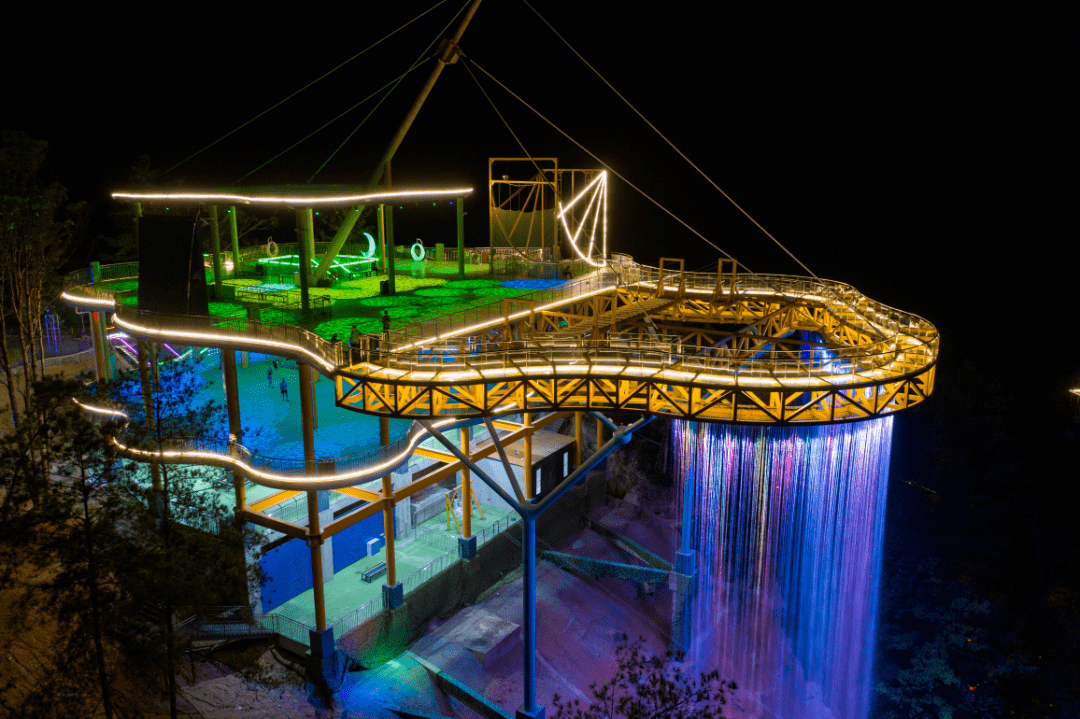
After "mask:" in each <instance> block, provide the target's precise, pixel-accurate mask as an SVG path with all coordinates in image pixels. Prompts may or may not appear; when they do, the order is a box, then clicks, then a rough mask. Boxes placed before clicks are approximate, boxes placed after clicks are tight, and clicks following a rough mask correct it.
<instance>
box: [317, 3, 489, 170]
mask: <svg viewBox="0 0 1080 719" xmlns="http://www.w3.org/2000/svg"><path fill="white" fill-rule="evenodd" d="M444 2H445V0H444ZM468 6H469V2H468V0H467V1H466V3H465V4H464V5H462V6H461V9H460V10H458V11H457V12H456V13H454V17H452V18H450V22H448V23H446V27H444V28H443V29H442V30H440V31H439V32H438V34H436V35H435V39H434V40H432V41H431V42H430V43H428V46H427V47H425V48H424V50H423V52H421V53H420V57H418V58H416V60H415V61H414V62H413V64H412V67H410V68H409V70H408V72H406V73H405V74H406V75H407V74H408V73H409V72H412V71H413V70H415V69H416V68H417V67H418V66H419V65H420V64H421V63H423V62H424V61H425V60H426V59H430V58H425V57H424V56H425V55H427V53H428V50H430V49H431V48H432V47H434V45H435V43H437V42H438V41H439V39H440V38H442V37H443V36H444V35H445V34H446V31H447V30H449V29H450V26H451V25H453V24H454V21H456V20H457V19H458V16H459V15H461V13H463V12H464V11H465V8H467V7H468ZM432 9H433V10H434V8H432ZM404 79H405V75H402V76H401V77H400V78H399V79H398V81H397V84H395V85H394V86H393V87H391V88H390V89H389V90H387V91H386V95H385V97H383V99H382V100H379V102H378V104H376V105H375V107H373V108H371V112H369V113H368V114H367V115H366V116H365V117H364V119H363V120H361V121H360V124H359V125H357V126H356V127H355V128H354V129H353V131H352V132H350V133H349V134H348V135H347V136H346V137H345V139H344V140H342V141H341V144H340V145H338V146H337V148H336V149H335V150H334V151H333V152H331V153H330V157H328V158H326V159H325V160H324V161H323V164H321V165H319V169H317V170H315V172H313V173H312V175H311V177H309V178H308V180H307V182H308V184H311V181H312V180H314V179H315V176H316V175H318V174H319V173H320V172H322V169H323V168H324V167H326V165H327V164H328V163H329V162H330V160H333V159H334V155H336V154H338V152H340V151H341V148H343V147H345V143H347V142H348V141H349V140H351V139H352V136H353V135H355V134H356V133H357V132H358V131H359V130H360V128H361V127H363V126H364V123H365V122H367V121H368V118H370V117H371V115H372V113H374V112H375V111H376V110H378V109H379V105H381V104H383V102H384V101H385V100H386V99H387V98H388V97H390V93H392V92H393V91H394V90H396V89H397V86H398V85H400V84H401V81H402V80H404Z"/></svg>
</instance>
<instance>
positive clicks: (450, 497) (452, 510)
mask: <svg viewBox="0 0 1080 719" xmlns="http://www.w3.org/2000/svg"><path fill="white" fill-rule="evenodd" d="M463 486H464V483H462V484H459V485H458V486H456V487H454V488H453V489H451V490H449V491H447V493H446V529H447V530H449V529H450V520H451V519H453V520H454V526H455V527H457V530H458V532H459V533H461V531H462V530H461V523H460V522H458V517H457V510H458V508H457V506H456V502H457V495H458V492H459V491H461V489H462V487H463ZM469 494H470V495H471V496H472V505H470V506H469V514H470V515H471V514H472V507H473V505H475V506H476V511H478V512H479V513H480V519H483V518H484V510H483V509H481V508H480V502H479V500H477V499H476V495H475V494H472V493H471V492H470V493H469ZM461 511H462V512H464V511H465V510H464V509H462V510H461Z"/></svg>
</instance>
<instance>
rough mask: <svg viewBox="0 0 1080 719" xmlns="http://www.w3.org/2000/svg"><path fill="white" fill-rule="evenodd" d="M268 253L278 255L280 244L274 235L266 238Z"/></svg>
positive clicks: (272, 255) (273, 255)
mask: <svg viewBox="0 0 1080 719" xmlns="http://www.w3.org/2000/svg"><path fill="white" fill-rule="evenodd" d="M266 254H268V255H269V256H270V257H277V255H278V246H277V243H276V242H274V238H273V237H267V238H266Z"/></svg>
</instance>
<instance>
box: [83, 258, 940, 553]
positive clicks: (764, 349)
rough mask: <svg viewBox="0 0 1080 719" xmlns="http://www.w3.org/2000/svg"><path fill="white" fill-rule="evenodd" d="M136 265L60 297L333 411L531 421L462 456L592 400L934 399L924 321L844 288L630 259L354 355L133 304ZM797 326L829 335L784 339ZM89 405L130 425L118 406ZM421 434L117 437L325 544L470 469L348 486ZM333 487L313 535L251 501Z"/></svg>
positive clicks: (803, 403)
mask: <svg viewBox="0 0 1080 719" xmlns="http://www.w3.org/2000/svg"><path fill="white" fill-rule="evenodd" d="M137 273H138V267H137V265H132V264H127V265H119V266H114V267H104V268H101V272H100V275H99V276H101V277H104V278H107V280H106V283H105V284H94V283H92V282H91V281H90V280H91V277H90V275H89V273H86V272H82V273H76V274H74V275H71V276H69V277H68V278H67V282H66V286H65V291H64V293H63V299H64V300H65V301H66V302H68V303H69V304H71V305H73V306H75V307H77V308H80V309H83V310H88V311H94V312H101V311H113V312H115V316H114V321H115V323H116V325H117V327H119V328H120V329H122V330H124V331H125V332H127V333H128V334H130V335H132V336H134V337H138V338H142V339H146V340H151V341H167V342H175V343H179V344H183V345H188V346H204V347H217V348H221V349H235V350H254V351H261V352H267V353H271V354H275V355H278V356H283V357H287V358H291V359H294V360H296V361H298V362H301V363H304V364H306V365H308V366H310V367H312V368H314V369H315V370H316V371H318V372H320V373H322V374H323V375H325V376H327V377H330V378H332V379H333V380H334V382H335V387H336V395H337V403H338V404H339V406H342V407H346V408H348V409H351V410H355V411H358V412H363V413H367V414H373V415H377V416H381V417H406V418H413V419H417V420H421V421H428V420H430V421H432V423H433V424H432V427H433V428H434V429H437V430H438V431H439V432H446V431H448V430H453V429H465V428H467V427H468V426H470V425H475V424H477V423H478V422H480V421H482V420H483V419H484V418H489V419H490V418H493V417H496V418H497V417H499V416H503V415H508V414H519V413H523V412H524V413H527V414H528V415H532V416H533V418H534V420H535V421H530V420H529V419H526V422H525V424H524V425H519V424H515V423H511V422H505V421H499V420H496V422H495V426H496V427H497V428H498V429H501V430H504V433H503V434H502V435H501V436H500V441H499V442H498V443H493V444H491V445H489V446H488V447H486V448H485V449H482V450H477V451H475V452H473V453H472V454H471V455H470V456H469V457H468V459H469V460H470V461H475V460H476V459H480V458H482V457H483V456H488V455H493V454H494V453H495V452H500V454H501V450H503V448H504V447H505V446H507V445H509V444H512V443H513V442H516V441H518V440H521V439H526V441H528V439H530V438H531V435H532V432H533V431H535V430H536V429H539V428H541V427H543V426H546V425H547V424H550V423H551V422H555V421H558V420H561V419H564V418H567V417H570V416H573V415H574V414H577V413H581V412H588V411H612V410H630V411H635V412H641V413H644V414H647V415H654V416H666V417H673V418H681V419H689V420H700V421H710V422H740V423H761V424H814V423H825V422H842V421H854V420H861V419H867V418H871V417H877V416H881V415H885V414H889V413H893V412H896V411H899V410H902V409H906V408H907V407H910V406H913V405H915V404H917V403H919V402H921V401H922V400H924V399H925V398H926V397H928V396H929V395H930V393H931V391H932V390H933V379H934V366H935V362H936V360H937V352H938V334H937V330H936V329H935V328H934V327H933V325H931V324H930V323H929V322H927V321H926V320H923V319H922V318H920V317H917V316H915V315H911V314H907V313H904V312H900V311H898V310H894V309H892V308H889V307H886V306H885V305H882V304H881V303H878V302H874V301H873V300H870V299H868V298H866V297H864V296H863V295H861V294H859V293H858V292H857V291H856V290H855V289H854V288H852V287H850V286H848V285H844V284H842V283H837V282H825V283H820V282H817V281H814V280H809V279H806V278H800V277H788V276H783V275H770V276H762V275H754V276H736V275H734V274H729V275H723V276H721V275H710V274H703V273H685V272H682V271H681V270H680V271H679V272H677V273H672V272H665V271H664V270H662V269H658V268H652V267H646V266H643V265H638V264H636V263H633V262H632V261H630V260H629V258H623V259H620V261H619V264H618V266H617V267H615V268H614V269H612V268H605V269H602V270H598V271H596V272H594V273H592V274H590V275H588V276H586V277H584V278H580V279H579V280H577V281H575V282H572V283H568V284H567V285H563V286H561V287H559V288H556V289H553V290H547V291H543V292H533V293H530V294H528V295H526V296H523V297H521V298H514V299H511V300H503V301H500V302H495V303H492V304H491V305H488V306H485V307H481V308H478V309H471V310H468V311H467V312H463V313H457V314H449V315H446V316H444V317H440V318H437V320H433V321H429V322H427V323H424V324H420V325H411V326H408V327H405V328H404V329H402V330H399V331H395V332H390V333H387V334H386V335H384V336H382V337H378V338H372V341H370V342H369V343H368V348H367V349H357V350H350V349H349V348H348V347H346V346H344V345H343V344H341V343H332V342H329V341H327V340H325V339H323V338H322V337H320V336H318V335H317V334H315V333H314V332H311V331H309V330H306V329H304V328H302V327H298V326H294V325H285V324H275V323H270V322H262V321H258V320H250V319H246V318H244V317H227V318H221V317H191V316H180V315H162V314H153V313H148V312H140V311H139V310H138V309H137V308H136V307H132V306H129V305H124V304H120V303H118V302H117V301H116V300H115V298H114V297H113V296H112V294H111V293H110V291H109V290H108V284H107V281H111V280H115V279H123V278H130V277H135V276H137ZM799 330H805V331H812V332H815V333H817V334H818V335H820V336H821V337H822V338H823V339H824V341H823V342H816V343H807V342H806V341H802V340H798V339H792V338H791V335H792V333H794V332H796V331H799ZM808 348H809V349H808ZM82 404H83V406H84V407H86V408H87V409H88V410H91V411H94V412H96V413H98V414H99V415H101V416H103V417H111V418H113V419H119V420H123V421H126V415H124V413H123V411H122V410H121V409H119V408H113V407H107V406H104V405H102V404H101V403H100V401H95V402H83V403H82ZM540 414H543V416H542V417H539V416H538V415H540ZM578 418H579V420H580V414H579V415H578ZM580 424H581V423H580V421H578V422H576V423H575V425H576V426H575V429H576V432H575V434H576V435H577V436H580V429H581V428H580ZM428 436H429V432H428V430H427V429H425V428H424V427H422V426H421V425H420V424H419V423H414V425H413V427H412V428H411V429H410V430H409V431H408V432H407V433H406V434H405V435H403V436H401V437H400V438H398V439H397V440H396V441H394V442H391V443H389V444H387V445H384V446H380V447H376V448H373V449H372V450H371V451H370V452H367V453H364V454H362V455H358V456H353V457H349V458H338V459H337V460H336V461H335V469H334V470H333V472H330V473H325V472H318V471H317V470H316V469H315V467H316V466H318V463H319V462H320V461H322V460H324V459H330V458H319V460H316V461H314V462H305V461H293V462H285V461H276V460H269V461H268V460H266V459H264V458H258V459H257V458H256V457H254V456H253V454H252V452H250V451H249V450H247V449H246V448H245V447H243V445H242V444H240V443H239V442H236V441H230V440H228V439H226V438H196V439H184V440H169V441H167V442H166V444H165V446H162V447H154V448H145V447H139V446H135V445H134V444H129V443H127V440H126V436H125V434H124V433H123V432H121V433H120V434H119V435H118V436H117V438H116V440H115V441H116V442H117V445H118V447H119V448H120V449H121V451H123V452H124V453H125V454H127V455H128V456H129V457H133V458H136V459H140V460H142V461H151V460H153V461H157V462H164V463H176V464H205V465H210V466H217V467H222V468H225V469H230V470H233V471H234V472H236V473H237V474H239V475H242V476H244V477H247V478H248V479H251V480H252V481H253V482H256V483H258V484H262V485H265V486H269V487H273V488H276V489H280V490H282V491H281V492H279V493H278V494H277V495H274V497H272V498H270V499H268V500H264V501H263V502H260V503H259V504H258V505H254V506H248V505H246V504H245V503H244V502H243V499H242V493H240V492H239V490H238V506H237V510H238V512H239V513H241V514H242V515H243V516H244V517H245V518H246V519H248V520H249V521H253V522H255V523H257V524H260V525H263V526H266V527H269V528H271V529H274V530H276V531H280V532H283V533H285V534H287V535H289V536H294V537H304V538H306V539H308V541H312V540H313V539H314V540H317V541H321V540H322V539H325V538H326V537H329V536H331V535H332V534H334V533H335V532H337V531H342V530H343V529H346V528H347V527H349V526H351V525H352V524H354V523H356V522H357V521H360V520H361V519H364V518H366V517H368V516H370V515H372V514H374V513H376V512H379V511H389V510H390V509H392V508H393V506H394V501H395V499H398V500H400V499H401V498H403V497H406V496H410V495H411V494H414V493H416V492H418V491H420V490H422V489H424V488H426V487H427V486H429V485H430V484H432V483H434V482H437V481H439V480H440V479H443V478H445V477H447V476H450V475H452V474H454V473H456V472H459V471H461V470H462V469H464V468H465V467H466V465H465V463H463V462H462V461H461V460H460V459H459V458H453V459H451V458H450V457H449V456H448V455H447V456H446V457H444V458H443V461H444V462H445V466H444V467H442V468H441V469H440V470H439V471H436V472H433V473H431V474H429V475H427V476H425V477H424V478H422V479H419V480H417V481H414V482H412V483H411V484H409V485H408V486H407V487H405V488H403V489H400V490H398V491H397V492H387V491H386V490H385V489H384V491H383V492H381V493H376V492H369V491H366V490H362V489H358V488H356V487H357V485H361V484H364V483H367V482H370V481H372V480H375V479H378V478H381V477H386V476H387V475H389V474H390V473H391V472H392V471H393V470H394V469H397V468H399V467H401V466H402V465H404V464H405V463H407V462H408V459H409V457H410V456H411V455H412V454H413V453H414V452H415V451H416V449H417V447H418V445H419V444H420V442H421V441H423V440H424V439H426V438H427V437H428ZM328 489H332V490H338V491H345V492H347V493H350V494H354V495H355V496H356V497H357V498H359V499H360V500H361V506H360V507H359V508H358V509H357V510H356V511H354V512H352V513H350V514H348V515H346V516H344V517H341V518H340V519H337V520H335V521H334V522H332V523H331V524H329V525H327V526H325V527H323V528H321V530H316V531H315V532H314V533H313V532H312V531H311V530H310V529H309V528H308V527H304V526H301V525H299V524H294V523H290V522H287V521H284V520H281V519H277V518H274V517H270V516H267V515H266V514H264V512H263V511H261V510H264V509H266V508H268V507H270V506H273V504H274V503H275V502H278V501H283V499H285V498H288V497H291V496H293V495H294V494H295V493H296V492H297V491H305V490H308V491H310V490H328Z"/></svg>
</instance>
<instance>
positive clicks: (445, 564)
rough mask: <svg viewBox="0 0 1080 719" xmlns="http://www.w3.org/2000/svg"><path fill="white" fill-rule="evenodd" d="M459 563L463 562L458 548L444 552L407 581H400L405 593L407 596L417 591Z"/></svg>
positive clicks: (407, 578)
mask: <svg viewBox="0 0 1080 719" xmlns="http://www.w3.org/2000/svg"><path fill="white" fill-rule="evenodd" d="M458 561H461V554H460V551H459V550H458V548H457V547H454V548H453V549H451V550H448V551H446V552H443V553H442V554H440V555H439V556H438V557H436V558H435V559H433V560H431V561H430V562H428V563H427V564H426V565H424V566H423V567H421V568H420V569H417V570H416V571H415V572H413V573H412V574H410V575H409V576H407V577H405V579H402V580H399V581H400V582H401V583H402V584H403V585H404V588H403V591H404V592H405V594H406V595H407V594H408V593H409V592H411V591H412V590H414V589H416V588H417V587H419V586H420V585H421V584H423V583H424V582H426V581H427V580H429V579H431V578H432V577H434V576H435V575H436V574H438V573H439V572H441V571H443V570H444V569H448V568H449V567H450V565H451V564H453V563H454V562H458Z"/></svg>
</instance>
